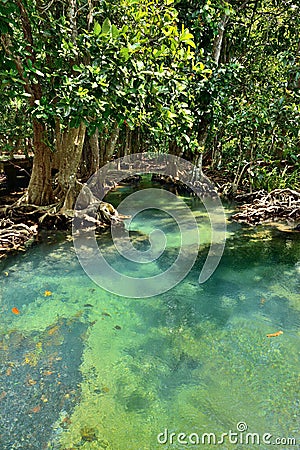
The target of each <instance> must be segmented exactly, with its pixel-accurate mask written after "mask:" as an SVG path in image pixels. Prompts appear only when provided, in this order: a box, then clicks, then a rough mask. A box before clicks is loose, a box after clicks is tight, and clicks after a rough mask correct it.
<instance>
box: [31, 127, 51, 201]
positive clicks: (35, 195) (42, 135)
mask: <svg viewBox="0 0 300 450" xmlns="http://www.w3.org/2000/svg"><path fill="white" fill-rule="evenodd" d="M33 146H34V160H33V168H32V174H31V178H30V182H29V186H28V194H27V195H28V203H30V204H34V205H37V206H44V205H49V204H51V202H52V201H53V191H52V179H51V154H52V153H51V150H50V149H49V147H48V146H47V144H46V128H45V125H44V124H42V123H40V122H38V121H37V120H33Z"/></svg>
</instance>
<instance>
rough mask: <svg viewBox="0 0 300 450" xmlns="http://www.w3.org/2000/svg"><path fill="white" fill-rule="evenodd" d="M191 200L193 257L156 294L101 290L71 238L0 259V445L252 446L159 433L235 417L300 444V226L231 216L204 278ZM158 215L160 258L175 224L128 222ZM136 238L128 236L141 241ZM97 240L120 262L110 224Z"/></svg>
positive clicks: (254, 429) (220, 425) (174, 240)
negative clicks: (290, 229) (220, 252)
mask: <svg viewBox="0 0 300 450" xmlns="http://www.w3.org/2000/svg"><path fill="white" fill-rule="evenodd" d="M127 192H128V189H126V188H124V189H123V193H122V190H120V189H119V190H118V191H117V192H116V193H115V194H113V196H111V200H113V201H115V202H117V201H118V199H120V198H121V197H122V196H123V195H125V194H126V193H127ZM186 201H187V203H188V204H189V205H190V206H191V207H193V209H194V210H195V215H196V216H197V220H198V221H199V227H200V230H201V233H202V246H201V250H200V254H199V258H198V260H197V263H196V264H195V266H194V268H193V270H192V271H191V272H190V273H189V275H188V276H187V277H186V278H185V280H184V281H183V282H181V283H180V284H179V285H178V286H176V287H175V288H173V289H172V290H171V291H169V292H167V293H165V294H162V295H160V296H157V297H154V298H150V299H130V298H120V297H117V296H114V295H113V294H110V293H108V292H106V291H103V290H102V289H101V288H99V287H98V286H97V285H95V284H94V283H93V282H92V281H90V279H89V278H88V277H87V275H86V274H85V273H84V271H83V270H82V268H81V267H80V265H79V263H78V261H77V258H76V255H75V252H74V249H73V247H72V242H71V239H70V238H69V239H67V240H65V239H62V238H61V239H58V238H57V236H48V237H47V238H46V239H45V240H44V242H43V243H41V244H40V245H39V246H36V247H34V248H32V249H31V250H29V251H28V252H27V253H26V254H23V255H20V256H17V257H13V258H10V259H8V260H7V261H5V262H2V263H1V264H2V267H1V277H0V282H1V294H0V295H1V318H2V320H1V324H0V333H1V339H0V352H1V367H0V370H1V372H0V373H1V392H0V406H1V416H0V427H1V432H0V448H1V450H11V449H19V448H20V449H23V450H26V449H28V450H29V449H37V450H41V449H44V448H45V449H46V448H51V449H63V450H67V449H69V450H71V449H82V450H86V449H99V450H101V449H113V450H127V449H128V450H139V449H141V450H146V449H149V450H152V449H159V448H169V449H181V448H186V447H192V448H193V447H196V448H197V447H200V448H205V449H209V448H214V447H219V448H223V449H237V448H239V449H240V448H251V445H249V446H245V445H243V444H242V443H238V444H234V443H230V442H228V441H226V440H225V443H224V444H216V445H209V444H208V443H207V441H206V443H204V444H199V445H198V446H197V445H192V444H191V443H190V444H187V445H183V444H180V443H178V441H177V437H176V438H174V439H173V442H174V443H172V444H171V443H170V439H169V440H168V443H166V444H159V443H158V441H157V435H158V434H159V433H161V432H164V430H165V429H168V430H169V433H172V432H174V433H176V434H178V433H186V434H187V435H190V434H191V433H197V434H198V435H199V436H200V437H201V435H202V433H215V434H216V436H217V439H220V436H221V434H222V433H226V432H229V430H232V431H234V432H235V431H236V427H237V424H238V423H239V422H245V423H246V424H247V426H248V432H251V433H260V435H261V436H262V435H263V434H264V433H270V434H272V439H273V440H274V439H275V438H277V437H280V438H289V437H294V438H295V439H296V441H297V443H296V445H293V443H292V442H290V443H287V444H286V445H285V444H282V445H278V446H275V448H289V449H292V448H299V445H300V435H299V381H300V377H299V373H300V372H299V369H300V362H299V351H300V236H299V233H298V234H297V233H282V232H279V231H276V230H272V229H271V228H256V229H253V230H252V229H249V228H242V227H240V226H237V225H234V224H229V227H228V233H227V234H228V236H227V242H226V250H225V254H224V256H223V258H222V261H221V264H220V266H219V267H218V269H217V270H216V272H215V273H214V274H213V276H212V277H211V278H210V279H209V281H207V282H206V283H205V284H203V285H199V284H198V282H197V280H198V276H199V273H200V269H201V267H202V265H203V262H204V259H205V256H206V252H207V247H206V245H205V242H208V241H209V236H210V231H209V228H208V222H207V219H206V218H205V215H204V213H203V211H202V210H201V207H200V206H199V205H197V203H195V202H194V201H193V200H191V199H186ZM158 224H160V226H163V227H165V228H166V229H167V228H168V229H169V231H170V232H171V234H170V236H169V238H168V242H167V252H166V255H165V256H163V257H162V258H161V260H160V261H159V262H158V268H160V269H162V268H165V267H166V266H167V265H168V263H169V262H170V261H171V260H172V258H173V257H174V251H175V250H176V246H177V245H178V236H177V231H176V226H175V225H174V224H173V225H172V224H171V223H170V222H169V217H166V215H164V214H163V213H162V214H159V212H158V211H147V212H146V213H144V215H141V216H140V217H139V216H137V218H136V220H135V222H134V223H133V225H132V226H131V228H132V229H135V230H138V231H141V232H143V233H148V232H149V230H150V229H151V228H152V227H153V226H154V227H155V226H156V225H158ZM141 236H142V235H141ZM141 236H139V235H137V237H136V236H135V240H136V245H137V247H139V246H140V247H143V246H145V245H146V243H145V240H144V239H141ZM59 241H60V242H59ZM101 246H102V248H105V249H107V255H108V258H110V259H111V261H112V262H114V263H115V265H116V267H119V268H120V267H121V264H119V263H118V261H117V260H115V261H114V255H113V252H112V246H111V241H110V237H109V235H108V234H107V235H106V234H105V235H103V236H102V238H101ZM141 266H142V267H141ZM131 269H132V271H134V270H135V272H136V273H137V272H138V271H143V270H146V271H147V270H148V269H147V268H146V267H145V265H140V267H139V268H138V269H137V268H135V269H134V268H133V267H132V268H131ZM151 271H152V269H151ZM151 271H150V272H151ZM140 275H141V276H142V275H143V273H141V274H140ZM47 291H49V292H47ZM47 293H48V294H49V295H46V294H47ZM13 307H17V308H18V309H19V310H20V314H19V315H15V314H13V313H12V312H11V308H13ZM279 330H282V331H283V334H281V335H279V336H277V337H274V338H268V337H267V336H266V335H267V334H268V333H274V332H277V331H279ZM240 435H242V437H243V436H244V435H245V433H239V438H240ZM161 439H163V438H161ZM171 440H172V439H171ZM252 447H253V448H260V449H265V448H266V449H267V448H270V445H267V444H263V443H260V445H252ZM273 447H274V446H273Z"/></svg>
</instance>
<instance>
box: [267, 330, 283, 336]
mask: <svg viewBox="0 0 300 450" xmlns="http://www.w3.org/2000/svg"><path fill="white" fill-rule="evenodd" d="M281 334H283V331H281V330H280V331H276V333H270V334H267V337H268V338H271V337H276V336H280V335H281Z"/></svg>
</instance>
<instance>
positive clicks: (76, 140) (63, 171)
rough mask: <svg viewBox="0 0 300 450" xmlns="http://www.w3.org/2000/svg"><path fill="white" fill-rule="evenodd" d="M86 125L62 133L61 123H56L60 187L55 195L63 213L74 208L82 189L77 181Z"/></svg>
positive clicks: (66, 129) (67, 128) (82, 124)
mask: <svg viewBox="0 0 300 450" xmlns="http://www.w3.org/2000/svg"><path fill="white" fill-rule="evenodd" d="M85 131H86V125H85V124H84V123H83V122H81V124H80V125H79V127H78V128H70V127H69V126H67V127H66V128H65V129H64V130H63V132H61V127H60V122H59V120H57V121H56V146H57V152H58V156H59V171H58V175H57V181H58V186H57V188H56V190H55V195H56V197H57V199H58V201H61V202H62V208H61V211H62V212H65V211H66V210H71V209H73V207H74V204H75V200H76V196H77V195H78V193H79V190H80V188H81V185H80V183H79V182H78V181H77V171H78V168H79V164H80V159H81V154H82V148H83V142H84V136H85Z"/></svg>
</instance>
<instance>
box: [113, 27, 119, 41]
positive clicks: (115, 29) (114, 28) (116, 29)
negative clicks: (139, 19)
mask: <svg viewBox="0 0 300 450" xmlns="http://www.w3.org/2000/svg"><path fill="white" fill-rule="evenodd" d="M119 34H120V33H119V30H118V28H117V27H116V25H112V26H111V35H112V37H113V38H114V39H115V38H117V37H118V36H119Z"/></svg>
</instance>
